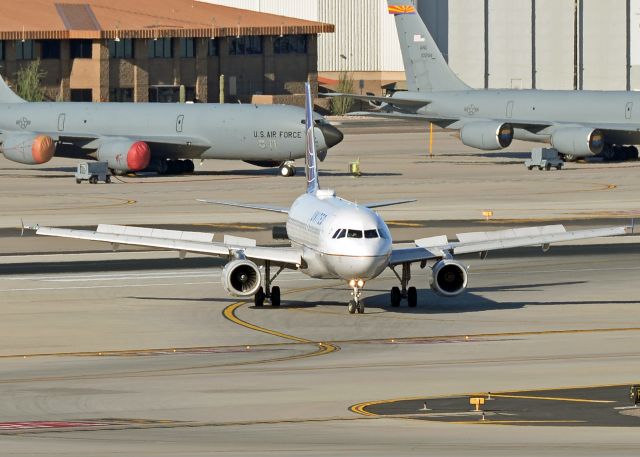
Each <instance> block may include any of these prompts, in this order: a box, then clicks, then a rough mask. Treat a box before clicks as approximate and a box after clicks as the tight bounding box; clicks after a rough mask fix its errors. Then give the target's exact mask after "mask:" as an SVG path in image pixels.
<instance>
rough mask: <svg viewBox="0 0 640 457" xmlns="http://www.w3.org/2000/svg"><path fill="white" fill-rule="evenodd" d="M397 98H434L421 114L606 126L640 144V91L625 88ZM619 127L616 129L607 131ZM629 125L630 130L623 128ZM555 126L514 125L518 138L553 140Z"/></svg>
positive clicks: (619, 139)
mask: <svg viewBox="0 0 640 457" xmlns="http://www.w3.org/2000/svg"><path fill="white" fill-rule="evenodd" d="M394 98H398V99H407V100H421V99H424V100H425V101H429V102H430V103H429V104H428V105H427V106H425V107H423V108H421V109H419V110H418V111H417V114H419V115H423V116H425V117H429V115H438V116H443V117H450V118H457V119H459V118H464V119H465V122H469V121H472V120H473V119H474V118H475V119H478V120H484V119H499V120H504V121H505V122H508V121H509V120H510V119H517V120H518V122H520V123H522V122H527V121H529V122H531V123H532V124H535V123H538V122H540V123H543V122H549V121H552V122H553V123H555V124H562V125H564V126H568V125H573V124H582V125H589V124H592V125H594V126H598V128H599V129H601V130H605V132H606V140H607V142H608V143H611V144H640V93H637V92H626V91H610V92H604V91H555V90H554V91H551V90H549V91H547V90H512V89H505V90H494V89H488V90H468V91H443V92H399V93H397V94H396V96H395V97H394ZM607 125H611V126H612V127H613V126H614V125H615V127H616V129H615V130H617V131H608V132H607V131H606V126H607ZM621 126H624V127H625V129H627V128H628V131H624V132H623V131H620V130H621V129H620V127H621ZM556 128H557V125H556V126H552V127H546V128H543V129H541V130H540V131H539V132H538V133H537V134H534V133H531V132H528V131H525V130H523V129H518V128H516V129H515V138H516V139H520V140H527V141H541V142H547V141H549V138H550V135H551V134H553V132H554V130H555V129H556Z"/></svg>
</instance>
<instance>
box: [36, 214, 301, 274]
mask: <svg viewBox="0 0 640 457" xmlns="http://www.w3.org/2000/svg"><path fill="white" fill-rule="evenodd" d="M24 228H25V229H27V230H34V231H35V232H36V235H44V236H54V237H60V238H73V239H78V240H89V241H102V242H105V243H110V244H111V245H112V246H113V248H114V249H117V248H118V246H120V245H131V246H145V247H150V248H158V249H165V250H172V251H178V252H179V253H180V256H181V257H182V256H184V255H185V254H186V253H187V252H191V253H196V254H209V255H213V256H218V257H231V256H233V254H234V253H235V252H242V253H243V254H244V256H245V257H246V258H248V259H255V260H269V261H271V262H274V263H276V264H280V265H286V266H290V267H295V268H297V267H299V266H300V265H301V263H302V253H301V252H300V250H298V249H296V248H292V247H261V246H256V243H255V240H250V239H246V238H237V237H229V236H225V240H224V242H222V243H219V242H214V241H213V234H212V233H202V232H183V231H177V230H160V229H153V228H143V227H129V226H122V225H106V224H101V225H99V226H98V228H97V229H96V230H95V231H91V230H73V229H64V228H52V227H39V226H25V227H24Z"/></svg>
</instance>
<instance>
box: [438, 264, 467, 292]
mask: <svg viewBox="0 0 640 457" xmlns="http://www.w3.org/2000/svg"><path fill="white" fill-rule="evenodd" d="M467 282H468V275H467V269H466V268H465V266H464V265H462V264H461V263H459V262H456V261H455V260H441V261H440V262H438V263H437V264H435V265H434V267H433V268H432V270H431V289H432V290H433V291H434V292H435V293H437V294H438V295H441V296H443V297H455V296H457V295H460V294H461V293H462V292H464V291H465V289H466V288H467Z"/></svg>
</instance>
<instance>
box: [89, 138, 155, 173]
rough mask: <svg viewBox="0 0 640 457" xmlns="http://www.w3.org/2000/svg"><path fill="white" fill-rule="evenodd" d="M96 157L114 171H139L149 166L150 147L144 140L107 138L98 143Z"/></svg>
mask: <svg viewBox="0 0 640 457" xmlns="http://www.w3.org/2000/svg"><path fill="white" fill-rule="evenodd" d="M96 158H97V159H98V160H99V161H101V162H107V163H108V164H109V168H111V169H112V170H116V171H141V170H144V169H145V168H147V167H148V166H149V162H150V161H151V149H149V145H148V144H147V143H145V142H144V141H133V140H127V139H121V140H118V139H114V140H107V141H105V142H104V143H102V144H101V145H100V147H99V148H98V151H97V152H96Z"/></svg>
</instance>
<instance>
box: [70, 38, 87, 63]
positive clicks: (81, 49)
mask: <svg viewBox="0 0 640 457" xmlns="http://www.w3.org/2000/svg"><path fill="white" fill-rule="evenodd" d="M69 47H70V52H71V58H72V59H91V58H92V57H93V42H92V41H91V40H71V41H70V42H69Z"/></svg>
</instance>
